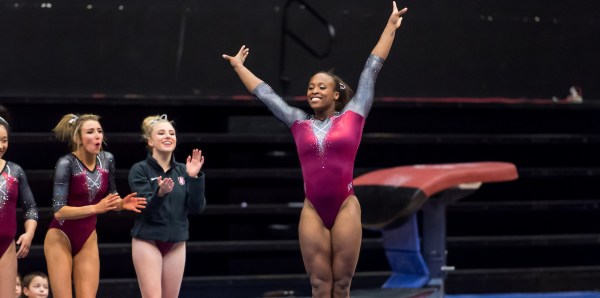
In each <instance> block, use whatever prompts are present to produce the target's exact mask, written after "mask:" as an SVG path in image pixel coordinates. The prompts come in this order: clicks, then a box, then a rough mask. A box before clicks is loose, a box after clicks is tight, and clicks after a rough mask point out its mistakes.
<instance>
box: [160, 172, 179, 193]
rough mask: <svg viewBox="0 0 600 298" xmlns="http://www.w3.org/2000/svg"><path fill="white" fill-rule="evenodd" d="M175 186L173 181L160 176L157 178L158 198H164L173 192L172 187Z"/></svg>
mask: <svg viewBox="0 0 600 298" xmlns="http://www.w3.org/2000/svg"><path fill="white" fill-rule="evenodd" d="M174 186H175V182H173V179H171V178H166V179H163V178H162V176H158V196H159V197H164V196H165V195H166V194H168V193H170V192H171V191H173V187H174Z"/></svg>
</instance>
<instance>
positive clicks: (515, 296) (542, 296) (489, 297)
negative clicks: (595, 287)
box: [446, 292, 600, 298]
mask: <svg viewBox="0 0 600 298" xmlns="http://www.w3.org/2000/svg"><path fill="white" fill-rule="evenodd" d="M446 297H448V298H521V297H523V298H600V292H555V293H508V294H465V295H461V294H458V295H446Z"/></svg>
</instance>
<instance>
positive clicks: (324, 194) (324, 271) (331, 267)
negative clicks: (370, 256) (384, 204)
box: [223, 2, 407, 297]
mask: <svg viewBox="0 0 600 298" xmlns="http://www.w3.org/2000/svg"><path fill="white" fill-rule="evenodd" d="M406 11H407V9H406V8H404V9H402V10H400V11H399V10H398V8H397V6H396V2H393V10H392V14H391V16H390V17H389V20H388V22H387V24H386V26H385V28H384V30H383V33H382V34H381V37H380V38H379V41H378V42H377V45H375V48H374V49H373V51H372V52H371V55H370V56H369V57H368V59H367V62H366V64H365V67H364V69H363V71H362V73H361V75H360V79H359V83H358V88H357V92H356V94H355V95H354V97H353V96H352V95H353V94H352V90H351V89H350V88H349V87H348V85H346V83H344V82H343V81H342V80H341V79H340V78H339V77H337V76H336V75H333V74H331V73H329V72H318V73H316V74H315V75H313V76H312V78H311V79H310V81H309V83H308V89H307V91H306V97H307V100H308V104H309V106H310V107H311V108H312V110H313V112H314V114H313V115H308V114H307V113H305V112H304V111H302V110H300V109H298V108H294V107H291V106H289V105H288V104H287V103H286V102H285V101H284V100H283V99H282V98H281V97H280V96H279V95H277V94H276V93H275V92H274V91H273V89H271V87H270V86H269V85H267V84H266V83H264V82H263V81H262V80H261V79H259V78H258V77H256V76H255V75H254V74H253V73H252V72H251V71H250V70H249V69H248V68H246V67H245V66H244V61H245V60H246V58H247V57H248V54H249V49H248V48H246V47H245V46H242V47H241V49H240V50H239V52H238V53H237V54H236V55H235V56H229V55H223V58H224V59H226V60H228V61H229V63H230V64H231V66H232V67H233V69H234V71H235V72H236V73H237V74H238V76H239V78H240V80H241V81H242V83H243V84H244V86H245V87H246V88H247V89H248V90H249V91H250V92H252V93H253V94H254V95H255V96H256V97H257V98H258V99H259V100H260V101H262V102H263V103H264V104H265V105H266V106H267V107H268V108H269V109H270V110H271V112H272V113H273V114H274V115H275V117H277V118H278V119H279V120H280V121H282V122H283V123H285V124H286V125H287V126H288V127H289V128H290V130H291V132H292V135H293V136H294V140H295V143H296V148H297V151H298V156H299V158H300V164H301V166H302V176H303V179H304V189H305V197H306V199H305V201H304V207H303V208H302V212H301V214H300V223H299V227H298V234H299V240H300V250H301V252H302V258H303V261H304V266H305V268H306V271H307V274H308V276H309V278H310V283H311V286H312V295H313V297H350V285H351V283H352V277H353V276H354V272H355V270H356V264H357V262H358V256H359V252H360V244H361V238H362V227H361V219H360V218H361V215H360V212H361V211H360V204H359V202H358V199H357V198H356V196H354V191H353V188H352V179H353V170H354V159H355V157H356V152H357V150H358V145H359V143H360V139H361V136H362V130H363V126H364V123H365V118H366V117H367V115H368V113H369V110H370V109H371V105H372V103H373V97H374V87H375V80H376V78H377V74H378V73H379V70H380V69H381V67H382V66H383V62H384V60H385V59H386V58H387V56H388V54H389V51H390V49H391V47H392V43H393V41H394V36H395V33H396V29H398V28H399V27H400V25H401V22H402V15H403V14H404V13H405V12H406Z"/></svg>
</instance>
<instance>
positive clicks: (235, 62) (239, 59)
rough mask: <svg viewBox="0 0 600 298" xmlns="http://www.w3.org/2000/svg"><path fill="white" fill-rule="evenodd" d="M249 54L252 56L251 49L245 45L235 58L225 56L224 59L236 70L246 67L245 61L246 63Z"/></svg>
mask: <svg viewBox="0 0 600 298" xmlns="http://www.w3.org/2000/svg"><path fill="white" fill-rule="evenodd" d="M248 54H250V49H249V48H247V47H246V46H245V45H244V46H242V47H241V48H240V51H239V52H238V53H237V54H236V55H235V56H234V57H232V56H229V55H225V54H223V58H224V59H225V60H228V61H229V63H230V64H231V66H232V67H233V68H236V67H238V66H243V65H244V61H246V58H247V57H248Z"/></svg>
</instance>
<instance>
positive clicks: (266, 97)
mask: <svg viewBox="0 0 600 298" xmlns="http://www.w3.org/2000/svg"><path fill="white" fill-rule="evenodd" d="M382 66H383V59H382V58H380V57H377V56H375V55H370V56H369V58H368V59H367V62H366V64H365V67H364V69H363V71H362V73H361V75H360V79H359V82H358V88H357V92H356V94H355V96H354V97H353V98H352V100H350V102H348V104H347V105H346V106H345V107H344V109H343V110H342V111H341V112H339V113H335V114H333V115H332V116H330V117H329V118H327V119H325V120H323V121H321V120H318V119H315V118H314V117H309V116H308V115H307V114H306V113H305V112H304V111H302V110H300V109H298V108H294V107H291V106H289V105H288V104H287V103H286V102H285V101H284V100H283V99H282V98H281V97H280V96H279V95H277V94H276V93H275V92H274V91H273V89H271V87H270V86H269V85H267V84H266V83H261V84H260V85H258V86H257V87H256V88H255V89H254V90H253V91H252V93H253V94H254V95H256V97H258V99H260V101H262V102H263V103H264V104H265V105H266V106H267V107H268V108H269V109H270V110H271V112H273V114H274V115H275V117H277V118H278V119H279V120H280V121H282V122H283V123H285V124H286V125H287V126H288V127H289V128H290V129H291V131H292V135H293V136H294V140H295V142H296V149H297V151H298V156H299V158H300V164H301V166H302V176H303V179H304V192H305V194H306V198H307V199H308V200H309V201H310V203H311V204H312V205H313V206H314V207H315V209H316V210H317V213H318V214H319V216H320V217H321V220H322V221H323V224H324V225H325V227H327V228H331V227H332V226H333V224H334V222H335V218H336V216H337V214H338V211H339V209H340V207H341V206H342V204H343V203H344V201H345V200H346V198H347V197H348V196H350V195H353V194H354V190H353V189H352V179H353V171H354V159H355V157H356V151H357V150H358V145H359V144H360V140H361V136H362V130H363V126H364V124H365V118H366V117H367V115H368V113H369V111H370V110H371V105H372V104H373V96H374V92H375V80H376V78H377V74H378V73H379V70H380V69H381V67H382Z"/></svg>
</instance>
